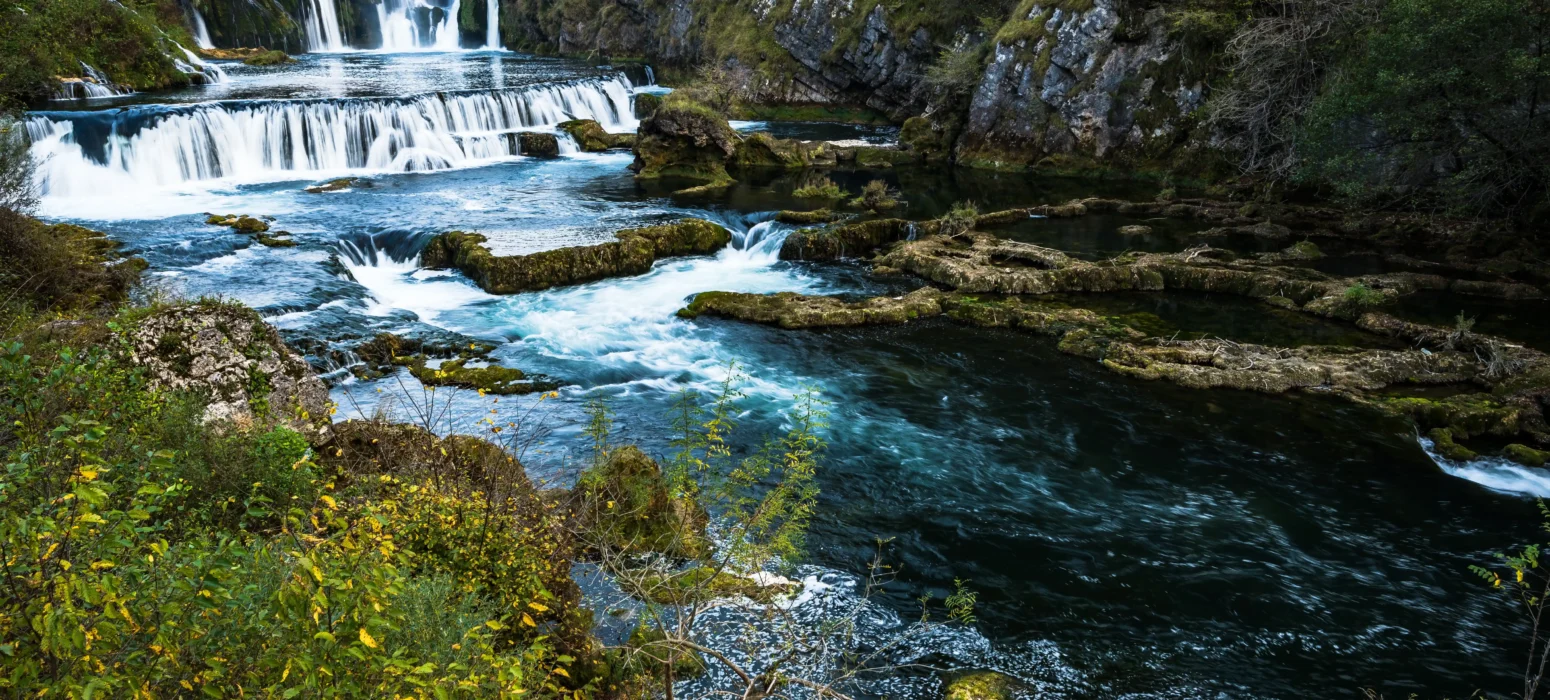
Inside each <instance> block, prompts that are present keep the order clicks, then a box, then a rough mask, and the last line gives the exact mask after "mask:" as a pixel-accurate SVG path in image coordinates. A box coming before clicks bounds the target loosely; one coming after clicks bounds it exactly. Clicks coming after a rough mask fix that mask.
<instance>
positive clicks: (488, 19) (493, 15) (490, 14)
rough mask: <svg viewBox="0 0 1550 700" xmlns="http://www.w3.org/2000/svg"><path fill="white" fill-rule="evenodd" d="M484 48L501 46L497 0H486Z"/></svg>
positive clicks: (493, 48) (490, 48)
mask: <svg viewBox="0 0 1550 700" xmlns="http://www.w3.org/2000/svg"><path fill="white" fill-rule="evenodd" d="M484 48H486V49H489V50H491V51H499V50H500V48H501V13H500V3H499V2H497V0H484ZM646 70H647V71H650V70H651V69H650V68H647V69H646Z"/></svg>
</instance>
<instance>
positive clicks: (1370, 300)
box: [1340, 283, 1387, 309]
mask: <svg viewBox="0 0 1550 700" xmlns="http://www.w3.org/2000/svg"><path fill="white" fill-rule="evenodd" d="M1340 298H1341V299H1343V300H1345V303H1346V304H1348V305H1350V306H1353V307H1356V308H1359V309H1366V308H1372V307H1374V306H1382V305H1383V304H1384V303H1385V302H1386V301H1387V299H1386V298H1385V297H1384V296H1383V293H1382V292H1380V291H1378V290H1376V289H1373V288H1371V287H1368V286H1367V285H1365V284H1361V283H1357V284H1353V285H1351V286H1349V287H1346V289H1345V291H1344V292H1342V293H1341V295H1340Z"/></svg>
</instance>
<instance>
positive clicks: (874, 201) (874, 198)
mask: <svg viewBox="0 0 1550 700" xmlns="http://www.w3.org/2000/svg"><path fill="white" fill-rule="evenodd" d="M851 205H852V206H856V207H860V208H862V209H869V210H871V211H874V212H878V213H881V212H884V211H887V210H889V209H893V208H894V207H897V206H899V200H897V199H894V198H893V196H892V195H891V194H890V193H889V192H888V183H886V182H883V181H882V180H873V181H871V182H868V183H867V184H866V186H865V187H862V188H861V196H860V197H857V198H856V199H855V200H853V201H852V202H851Z"/></svg>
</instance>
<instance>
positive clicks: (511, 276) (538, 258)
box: [420, 219, 732, 294]
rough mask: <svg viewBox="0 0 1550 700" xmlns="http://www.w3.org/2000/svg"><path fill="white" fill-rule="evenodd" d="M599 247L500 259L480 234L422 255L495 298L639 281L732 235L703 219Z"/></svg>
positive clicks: (451, 239)
mask: <svg viewBox="0 0 1550 700" xmlns="http://www.w3.org/2000/svg"><path fill="white" fill-rule="evenodd" d="M616 237H617V238H618V240H616V241H609V242H607V243H602V244H599V245H592V246H576V247H571V248H560V249H558V250H546V251H544V252H541V253H533V254H530V255H510V256H499V255H495V254H493V253H491V252H490V250H489V248H486V247H485V245H484V243H485V241H486V240H487V239H486V238H485V237H484V236H482V235H480V234H477V233H464V232H462V231H453V232H451V233H443V234H441V235H439V236H436V237H435V238H432V239H431V241H430V243H428V244H427V245H426V246H425V249H424V250H423V251H422V252H421V253H420V259H421V262H422V263H423V264H424V265H425V266H426V267H441V268H446V267H450V268H456V269H458V270H461V271H462V272H463V274H465V275H467V276H468V278H469V279H471V280H473V281H474V283H475V284H477V285H479V288H480V289H483V290H484V291H486V292H489V293H491V294H515V293H517V292H529V291H537V290H540V289H549V288H550V287H557V286H562V285H567V284H580V283H582V282H591V281H594V280H600V279H604V278H607V277H618V276H621V275H638V274H641V273H643V272H646V271H647V270H650V269H651V264H652V263H654V262H656V261H657V259H659V258H665V257H673V256H680V255H705V254H708V253H714V252H716V251H718V250H721V249H722V248H724V247H726V245H727V244H728V243H730V242H731V241H732V234H731V233H730V232H728V231H727V230H726V229H725V228H722V227H721V226H718V225H716V224H713V223H711V222H709V221H705V220H703V219H684V220H682V221H679V222H676V223H672V224H665V225H662V226H650V227H646V228H638V229H628V230H624V231H620V232H619V233H618V234H616Z"/></svg>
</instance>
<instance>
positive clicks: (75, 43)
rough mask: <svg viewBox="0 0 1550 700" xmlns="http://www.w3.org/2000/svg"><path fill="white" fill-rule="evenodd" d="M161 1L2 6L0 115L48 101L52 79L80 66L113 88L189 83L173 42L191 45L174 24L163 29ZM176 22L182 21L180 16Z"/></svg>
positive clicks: (69, 0)
mask: <svg viewBox="0 0 1550 700" xmlns="http://www.w3.org/2000/svg"><path fill="white" fill-rule="evenodd" d="M160 9H161V2H160V1H158V0H140V1H139V2H116V1H115V0H16V1H14V2H8V3H6V4H5V5H4V6H0V26H4V27H5V28H6V31H4V32H0V109H4V108H7V107H19V106H25V105H26V104H28V103H31V102H36V101H38V100H40V99H43V98H44V97H46V96H47V95H48V94H49V92H50V91H51V90H52V89H53V88H54V86H55V84H56V82H55V76H80V75H82V73H83V69H82V68H81V64H82V63H86V64H89V65H91V66H93V67H95V68H98V69H100V70H101V71H103V72H104V73H106V74H107V75H108V77H110V78H111V79H112V80H113V81H114V82H116V83H120V84H123V85H127V86H129V87H132V88H135V89H140V90H146V89H152V88H167V87H174V86H180V85H187V84H188V76H186V75H184V74H183V73H182V72H181V71H179V70H178V69H177V66H176V65H175V64H174V63H173V60H172V58H171V56H170V55H169V53H170V52H172V51H174V50H175V47H173V46H171V44H170V42H169V41H168V40H167V39H168V38H171V39H174V40H176V41H178V42H179V43H181V44H182V45H184V46H193V39H192V38H190V37H189V36H188V31H187V30H186V29H184V28H183V27H182V26H180V25H178V24H176V23H168V24H167V25H166V26H158V23H157V19H158V14H159V12H158V10H160ZM173 16H174V17H178V18H181V13H176V14H174V15H173Z"/></svg>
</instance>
